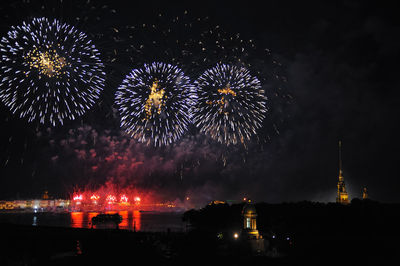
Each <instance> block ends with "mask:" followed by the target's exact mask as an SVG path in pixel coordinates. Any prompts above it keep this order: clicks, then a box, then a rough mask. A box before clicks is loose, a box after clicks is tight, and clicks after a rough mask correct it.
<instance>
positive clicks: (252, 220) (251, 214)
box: [242, 200, 259, 239]
mask: <svg viewBox="0 0 400 266" xmlns="http://www.w3.org/2000/svg"><path fill="white" fill-rule="evenodd" d="M242 215H243V231H242V233H243V234H245V235H246V236H247V237H248V238H254V239H258V238H259V233H258V230H257V212H256V208H255V207H254V205H253V204H252V203H251V201H250V200H249V201H248V202H247V203H246V204H245V205H244V207H243V211H242Z"/></svg>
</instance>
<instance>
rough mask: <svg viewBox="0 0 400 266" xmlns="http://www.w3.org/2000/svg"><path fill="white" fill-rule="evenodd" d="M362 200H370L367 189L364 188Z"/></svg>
mask: <svg viewBox="0 0 400 266" xmlns="http://www.w3.org/2000/svg"><path fill="white" fill-rule="evenodd" d="M362 199H363V200H365V199H368V193H367V188H366V187H364V188H363V192H362Z"/></svg>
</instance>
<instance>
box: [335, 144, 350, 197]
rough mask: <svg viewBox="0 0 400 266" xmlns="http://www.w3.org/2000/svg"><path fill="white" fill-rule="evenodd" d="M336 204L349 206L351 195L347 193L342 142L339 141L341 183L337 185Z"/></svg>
mask: <svg viewBox="0 0 400 266" xmlns="http://www.w3.org/2000/svg"><path fill="white" fill-rule="evenodd" d="M336 202H337V203H341V204H349V194H348V193H347V191H346V185H345V184H344V178H343V171H342V142H341V141H339V181H338V183H337V197H336Z"/></svg>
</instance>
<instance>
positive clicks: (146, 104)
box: [116, 62, 195, 146]
mask: <svg viewBox="0 0 400 266" xmlns="http://www.w3.org/2000/svg"><path fill="white" fill-rule="evenodd" d="M194 100H195V95H194V87H193V85H192V84H191V82H190V80H189V78H188V77H187V76H185V74H184V73H183V71H182V70H181V69H179V68H178V67H177V66H173V65H170V64H165V63H161V62H154V63H152V64H145V65H144V66H143V67H142V68H138V69H134V70H132V71H131V72H130V73H129V74H128V75H127V76H126V78H125V79H124V80H123V82H122V85H121V86H120V87H119V88H118V91H117V92H116V104H117V106H118V109H119V112H120V116H121V127H122V128H124V129H125V130H126V132H127V133H128V134H129V135H131V136H133V137H134V138H136V139H137V140H139V141H140V142H144V143H147V144H150V143H153V144H154V146H161V145H166V144H169V143H172V142H174V141H176V140H177V139H179V138H180V137H181V136H182V135H183V133H184V132H185V131H186V129H187V127H188V125H189V123H190V119H191V114H190V109H191V105H192V103H193V101H194Z"/></svg>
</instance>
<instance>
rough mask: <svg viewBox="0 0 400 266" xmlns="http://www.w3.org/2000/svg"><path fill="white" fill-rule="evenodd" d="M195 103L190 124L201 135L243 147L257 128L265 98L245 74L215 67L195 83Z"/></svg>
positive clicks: (238, 69) (243, 70) (223, 66)
mask: <svg viewBox="0 0 400 266" xmlns="http://www.w3.org/2000/svg"><path fill="white" fill-rule="evenodd" d="M195 85H196V87H197V95H198V100H197V103H196V104H195V106H194V117H193V121H194V123H195V125H196V126H197V127H199V128H200V130H201V131H202V132H204V133H205V134H207V135H209V136H211V137H212V138H213V139H215V140H217V141H218V142H220V143H224V144H227V145H229V144H237V143H244V142H245V141H248V140H250V138H251V136H252V135H254V134H256V130H257V129H258V128H260V127H261V125H262V121H263V119H264V118H265V112H266V97H265V96H264V91H263V90H262V88H261V83H260V81H259V80H258V79H257V78H256V77H254V76H252V75H250V72H249V70H247V69H246V68H244V67H238V66H233V65H226V64H217V65H216V66H215V67H213V68H211V69H208V70H206V71H205V72H204V73H203V74H202V75H201V76H200V77H199V78H198V79H197V80H196V82H195Z"/></svg>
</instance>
